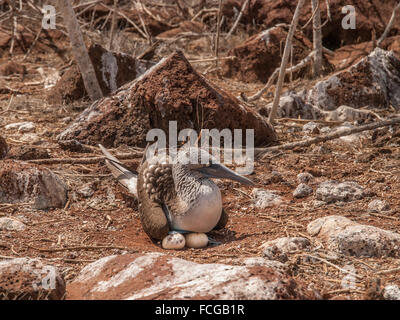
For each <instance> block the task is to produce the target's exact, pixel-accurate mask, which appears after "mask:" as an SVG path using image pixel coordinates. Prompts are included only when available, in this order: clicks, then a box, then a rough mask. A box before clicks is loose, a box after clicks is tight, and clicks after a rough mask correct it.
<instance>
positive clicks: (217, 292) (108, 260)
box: [67, 252, 315, 300]
mask: <svg viewBox="0 0 400 320" xmlns="http://www.w3.org/2000/svg"><path fill="white" fill-rule="evenodd" d="M155 297H157V299H199V298H204V297H207V299H229V300H231V299H263V300H264V299H265V300H271V299H273V300H275V299H307V298H308V299H310V298H314V297H315V296H314V295H313V294H311V293H306V290H305V289H304V288H303V287H302V286H300V285H299V284H297V283H296V282H295V280H293V279H292V278H291V277H290V276H288V275H287V274H283V273H281V272H280V271H277V270H275V269H273V268H271V267H266V266H263V265H261V264H260V265H258V266H255V265H243V266H242V265H240V266H234V265H227V264H220V263H211V264H199V263H195V262H192V261H187V260H183V259H179V258H176V257H173V256H169V255H165V254H161V253H155V252H151V253H146V254H126V255H118V256H110V257H105V258H102V259H100V260H98V261H96V262H94V263H91V264H89V265H87V266H86V267H85V268H83V269H82V271H81V272H80V274H79V275H78V277H77V278H76V279H75V280H74V281H73V282H72V283H70V284H69V285H68V289H67V298H68V299H96V300H97V299H129V300H136V299H154V298H155Z"/></svg>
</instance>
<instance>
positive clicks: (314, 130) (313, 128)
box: [303, 121, 320, 133]
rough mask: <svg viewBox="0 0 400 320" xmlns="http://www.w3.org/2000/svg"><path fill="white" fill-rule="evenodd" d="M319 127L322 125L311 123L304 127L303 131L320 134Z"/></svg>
mask: <svg viewBox="0 0 400 320" xmlns="http://www.w3.org/2000/svg"><path fill="white" fill-rule="evenodd" d="M319 127H320V125H319V124H318V123H315V122H313V121H310V122H307V123H306V124H305V125H304V126H303V131H304V132H308V133H319Z"/></svg>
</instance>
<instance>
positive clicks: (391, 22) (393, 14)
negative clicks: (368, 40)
mask: <svg viewBox="0 0 400 320" xmlns="http://www.w3.org/2000/svg"><path fill="white" fill-rule="evenodd" d="M398 10H400V2H399V3H398V4H397V6H396V7H395V8H394V9H393V12H392V16H391V17H390V20H389V23H388V24H387V26H386V29H385V31H384V32H383V34H382V35H381V37H380V38H379V40H378V43H377V45H378V46H379V45H380V44H381V43H382V41H383V40H385V39H386V37H387V35H388V34H389V32H390V29H392V27H393V24H394V21H395V19H396V13H397V11H398Z"/></svg>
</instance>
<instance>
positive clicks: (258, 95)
mask: <svg viewBox="0 0 400 320" xmlns="http://www.w3.org/2000/svg"><path fill="white" fill-rule="evenodd" d="M314 53H315V51H312V52H310V54H309V55H308V56H307V57H305V58H304V59H303V60H301V61H300V62H299V63H298V64H296V65H295V66H292V67H290V68H287V69H286V70H285V75H286V74H289V73H291V72H296V71H298V70H300V69H301V68H303V67H304V66H306V65H307V64H308V63H309V62H311V59H312V58H313V57H314ZM278 73H279V68H276V69H275V71H274V72H273V73H272V74H271V75H270V77H269V79H268V81H267V84H266V85H265V86H264V87H262V88H261V89H260V90H259V91H258V92H257V93H255V94H254V95H252V96H250V97H248V98H247V101H248V102H251V101H254V100H258V99H260V98H261V96H262V95H263V94H264V92H266V91H267V90H268V89H269V88H270V87H271V86H272V84H273V83H274V81H275V79H276V77H277V76H278Z"/></svg>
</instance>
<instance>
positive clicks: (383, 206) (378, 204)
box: [368, 199, 390, 212]
mask: <svg viewBox="0 0 400 320" xmlns="http://www.w3.org/2000/svg"><path fill="white" fill-rule="evenodd" d="M389 210H390V204H389V203H388V202H387V201H386V200H379V199H376V200H372V201H371V202H370V203H369V204H368V211H369V212H382V211H389Z"/></svg>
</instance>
